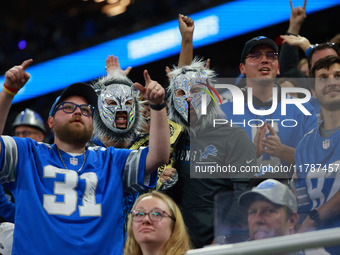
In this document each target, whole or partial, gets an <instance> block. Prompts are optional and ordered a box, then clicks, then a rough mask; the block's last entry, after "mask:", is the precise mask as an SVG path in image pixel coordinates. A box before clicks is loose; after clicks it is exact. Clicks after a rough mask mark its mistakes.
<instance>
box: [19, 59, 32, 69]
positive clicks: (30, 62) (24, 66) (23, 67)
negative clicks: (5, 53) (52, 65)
mask: <svg viewBox="0 0 340 255" xmlns="http://www.w3.org/2000/svg"><path fill="white" fill-rule="evenodd" d="M32 62H33V59H27V60H25V61H24V62H22V63H21V66H22V69H23V70H24V71H25V70H26V68H27V67H28V66H29V65H30V64H32Z"/></svg>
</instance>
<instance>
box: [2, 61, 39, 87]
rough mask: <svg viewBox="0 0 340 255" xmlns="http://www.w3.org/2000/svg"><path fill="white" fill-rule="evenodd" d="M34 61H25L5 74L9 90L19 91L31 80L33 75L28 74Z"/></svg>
mask: <svg viewBox="0 0 340 255" xmlns="http://www.w3.org/2000/svg"><path fill="white" fill-rule="evenodd" d="M32 62H33V59H28V60H25V61H24V62H22V63H21V65H18V66H14V67H12V68H11V69H9V70H8V71H7V72H6V73H5V84H6V86H7V87H8V88H9V89H13V90H19V89H21V88H22V87H23V86H24V85H25V84H26V82H27V81H28V80H29V78H30V77H31V75H30V74H29V73H27V72H26V69H27V67H28V66H29V65H30V64H31V63H32Z"/></svg>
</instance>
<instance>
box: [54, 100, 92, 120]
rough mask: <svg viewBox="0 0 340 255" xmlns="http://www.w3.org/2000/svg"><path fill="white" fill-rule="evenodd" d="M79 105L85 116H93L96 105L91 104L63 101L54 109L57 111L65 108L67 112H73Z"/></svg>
mask: <svg viewBox="0 0 340 255" xmlns="http://www.w3.org/2000/svg"><path fill="white" fill-rule="evenodd" d="M77 107H79V109H80V111H81V114H82V115H84V116H87V117H88V116H93V113H94V107H93V106H92V105H90V104H81V105H79V104H75V103H72V102H61V103H60V104H59V105H58V106H57V107H56V108H55V110H54V113H56V112H57V111H59V110H61V109H62V110H63V111H64V112H65V113H73V112H74V111H75V110H76V109H77Z"/></svg>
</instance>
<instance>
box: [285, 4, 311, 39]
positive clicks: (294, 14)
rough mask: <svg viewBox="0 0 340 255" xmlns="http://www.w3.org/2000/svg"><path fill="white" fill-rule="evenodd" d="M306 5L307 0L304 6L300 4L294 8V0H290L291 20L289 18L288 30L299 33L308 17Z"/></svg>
mask: <svg viewBox="0 0 340 255" xmlns="http://www.w3.org/2000/svg"><path fill="white" fill-rule="evenodd" d="M306 5H307V0H305V1H304V3H303V7H301V6H299V7H296V8H294V7H293V2H292V0H290V9H291V13H290V20H289V22H290V23H289V28H288V32H289V33H292V34H296V35H298V34H299V32H300V29H301V26H302V23H303V22H304V21H305V19H306V18H307V15H306Z"/></svg>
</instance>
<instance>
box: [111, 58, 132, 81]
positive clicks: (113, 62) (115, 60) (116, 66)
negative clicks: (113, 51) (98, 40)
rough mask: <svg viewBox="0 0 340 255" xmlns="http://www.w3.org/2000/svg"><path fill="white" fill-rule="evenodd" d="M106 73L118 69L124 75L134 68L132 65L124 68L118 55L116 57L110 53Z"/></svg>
mask: <svg viewBox="0 0 340 255" xmlns="http://www.w3.org/2000/svg"><path fill="white" fill-rule="evenodd" d="M105 69H106V73H107V74H109V73H110V72H114V71H116V70H119V71H120V72H121V74H123V75H126V76H127V75H128V74H129V73H130V71H131V69H132V67H131V66H129V67H128V68H126V69H125V70H122V69H121V68H120V64H119V60H118V57H115V56H114V55H109V56H108V57H107V58H106V66H105Z"/></svg>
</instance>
